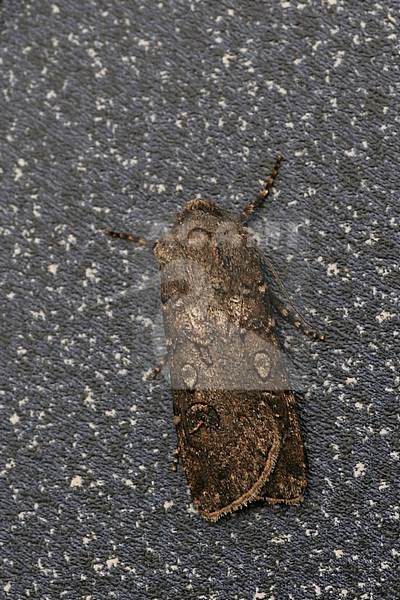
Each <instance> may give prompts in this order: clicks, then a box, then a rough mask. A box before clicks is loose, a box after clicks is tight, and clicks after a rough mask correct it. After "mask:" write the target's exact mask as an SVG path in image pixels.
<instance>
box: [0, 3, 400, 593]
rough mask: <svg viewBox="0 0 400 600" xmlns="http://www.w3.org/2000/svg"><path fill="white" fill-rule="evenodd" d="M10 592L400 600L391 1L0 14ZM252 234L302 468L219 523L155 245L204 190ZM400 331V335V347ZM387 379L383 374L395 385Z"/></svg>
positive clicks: (50, 6) (4, 493) (32, 6)
mask: <svg viewBox="0 0 400 600" xmlns="http://www.w3.org/2000/svg"><path fill="white" fill-rule="evenodd" d="M0 11H1V30H2V32H1V78H2V85H1V87H2V104H1V110H0V120H1V125H2V129H3V132H4V133H3V135H2V148H3V153H2V163H1V169H2V184H1V232H2V243H1V254H0V268H1V284H2V287H1V294H2V298H1V306H2V312H3V319H2V322H1V361H2V368H1V397H0V408H1V435H0V444H1V465H0V473H1V502H2V509H1V520H0V543H1V550H0V555H1V558H0V562H1V568H2V571H3V572H2V577H1V588H0V597H1V598H10V599H13V600H14V599H16V600H19V599H21V598H35V599H36V598H38V599H39V598H40V599H43V600H47V599H58V598H66V599H67V600H70V599H71V600H73V599H82V600H102V599H108V598H118V599H135V600H136V599H139V600H140V599H142V598H143V599H145V598H146V599H147V598H149V599H151V600H161V599H162V600H164V599H176V598H179V599H190V600H200V599H213V600H242V599H243V600H256V599H257V600H259V599H266V600H272V599H274V600H281V599H286V598H291V599H296V600H297V599H299V598H300V599H302V598H307V599H308V598H335V599H336V598H344V599H347V600H349V599H354V598H357V599H368V600H369V599H374V600H375V599H385V600H386V599H395V598H399V597H400V584H399V578H398V560H399V552H400V548H399V545H398V539H399V494H398V481H399V469H398V466H399V440H398V422H399V420H398V400H397V399H396V395H395V393H396V384H398V365H397V363H396V350H397V354H398V346H397V349H396V347H395V342H396V339H397V338H396V327H398V322H396V318H397V316H398V287H397V288H396V279H395V276H396V274H398V273H397V272H396V271H397V270H398V252H399V245H398V229H397V227H398V216H399V204H398V200H399V198H398V189H399V183H398V172H399V160H398V157H399V153H400V147H399V116H398V115H399V97H398V83H399V80H400V73H399V71H400V69H399V40H400V34H399V31H400V29H399V27H400V24H399V13H398V3H397V2H396V1H395V0H391V1H389V2H381V3H379V2H377V1H376V0H366V1H363V2H361V1H358V0H356V1H354V2H347V1H345V0H326V1H317V0H304V1H303V2H301V3H292V2H286V1H276V2H275V1H273V2H266V1H253V0H249V1H246V2H244V1H243V2H240V1H239V0H237V1H234V0H232V1H231V2H225V1H222V2H211V1H208V0H206V1H204V0H203V1H200V0H199V1H194V0H193V1H186V2H185V1H183V0H161V1H160V2H152V1H146V0H131V1H128V0H109V1H107V2H106V1H105V0H88V1H86V2H78V0H71V1H68V2H61V1H58V2H52V1H49V0H47V1H46V0H37V1H29V0H28V1H18V0H3V2H2V4H1V7H0ZM278 153H282V154H283V155H284V157H285V162H284V164H283V166H282V170H281V175H280V177H279V180H278V182H277V186H276V191H275V193H274V195H273V197H272V198H271V199H270V201H269V202H268V205H267V206H265V207H264V208H263V209H262V211H260V214H259V215H258V216H257V217H254V218H253V219H252V221H251V223H249V225H250V226H252V227H253V230H254V231H255V234H256V236H257V239H258V240H259V242H260V245H261V246H262V247H263V249H264V250H265V251H266V252H268V254H269V256H270V257H271V258H272V260H273V261H274V263H275V265H276V267H277V269H278V271H279V272H280V273H281V274H282V278H283V280H284V283H285V286H286V288H287V289H288V293H289V294H290V296H291V297H292V299H293V301H294V302H295V303H296V305H297V306H299V307H300V309H301V310H302V311H303V312H304V313H305V315H306V316H307V317H308V318H309V319H310V320H311V321H312V322H313V323H316V324H317V325H319V326H320V327H321V328H322V329H323V330H324V331H325V332H326V333H327V341H326V342H325V343H318V342H312V341H309V340H308V339H307V338H305V337H304V336H302V335H301V334H300V333H299V332H297V331H295V330H294V329H293V328H291V327H290V326H289V325H287V324H285V323H282V324H280V328H279V331H280V338H281V341H282V344H283V345H284V348H285V353H286V356H287V359H288V361H289V363H290V364H291V368H292V371H293V373H294V377H295V379H296V388H297V389H298V393H297V398H298V405H299V414H300V420H301V424H302V430H303V436H304V439H305V443H306V449H307V457H308V483H309V485H308V488H307V492H306V495H305V498H304V501H303V503H302V504H301V505H300V506H299V507H272V506H269V505H262V504H259V505H252V506H249V507H248V508H246V509H245V510H242V511H238V512H236V513H235V514H233V515H232V516H229V517H226V518H223V519H221V520H220V521H219V522H217V523H216V524H210V523H208V522H206V521H204V520H203V519H201V518H200V517H199V516H198V514H197V513H196V511H195V509H194V507H193V506H192V505H191V502H190V496H189V494H188V489H187V485H186V480H185V477H184V475H183V473H182V470H181V469H179V471H178V473H177V474H175V473H172V472H171V471H170V470H169V467H170V465H171V461H172V457H173V452H174V447H175V432H174V427H173V422H172V406H171V396H170V391H169V386H168V382H167V380H166V378H165V377H160V378H159V379H158V380H156V381H154V382H151V383H149V382H146V381H143V376H144V374H145V373H146V372H147V371H148V370H149V369H151V368H152V367H154V366H155V364H157V362H158V360H159V357H160V355H162V352H163V350H162V342H161V330H162V325H161V317H160V300H159V296H158V275H157V266H156V261H155V258H154V256H153V255H152V253H151V251H150V250H148V249H146V248H143V247H135V246H134V245H133V244H126V243H125V244H124V243H123V242H121V241H120V240H111V239H109V238H107V237H106V236H105V235H104V233H103V231H104V229H105V228H106V227H112V228H113V229H116V230H122V231H128V232H132V233H140V234H143V235H147V236H148V237H152V238H156V237H157V236H158V235H160V234H161V233H163V232H164V231H166V230H167V228H168V226H169V225H170V224H171V222H172V220H173V211H176V210H178V208H179V207H180V206H181V205H182V203H183V202H184V201H185V200H188V199H190V198H193V197H195V196H197V195H201V196H202V197H204V198H208V199H214V200H216V201H218V202H219V203H220V205H221V206H223V207H224V208H227V209H228V210H231V211H232V212H235V211H236V212H237V211H238V210H239V208H240V207H243V206H244V205H245V203H246V202H247V201H248V200H251V199H253V198H254V197H255V195H256V194H257V192H258V189H259V188H260V185H261V181H262V180H263V179H265V178H266V177H267V176H268V174H269V171H270V169H271V167H272V165H273V162H274V159H275V156H276V154H278ZM397 331H398V330H397ZM396 378H397V381H396Z"/></svg>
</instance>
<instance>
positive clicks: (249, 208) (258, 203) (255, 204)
mask: <svg viewBox="0 0 400 600" xmlns="http://www.w3.org/2000/svg"><path fill="white" fill-rule="evenodd" d="M282 160H283V157H282V156H280V155H278V156H277V157H276V160H275V166H274V168H273V170H272V173H271V175H270V176H269V177H268V179H267V183H266V184H265V186H264V187H263V189H262V190H260V192H259V194H258V196H257V198H256V199H255V200H254V201H253V202H250V203H249V204H248V205H247V206H246V208H244V209H243V210H242V212H241V213H240V215H239V217H238V221H240V222H243V221H245V220H246V219H247V218H248V217H249V216H250V215H251V213H252V212H254V211H255V210H256V208H259V207H260V206H261V205H262V203H263V202H265V200H266V198H267V197H268V196H269V193H270V191H271V189H272V187H273V185H274V181H275V179H276V178H277V176H278V173H279V168H280V166H281V162H282Z"/></svg>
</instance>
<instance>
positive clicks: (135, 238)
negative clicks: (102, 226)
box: [105, 229, 157, 247]
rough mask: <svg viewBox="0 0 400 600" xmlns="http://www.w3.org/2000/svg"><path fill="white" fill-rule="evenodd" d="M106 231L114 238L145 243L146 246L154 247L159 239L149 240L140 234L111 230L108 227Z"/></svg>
mask: <svg viewBox="0 0 400 600" xmlns="http://www.w3.org/2000/svg"><path fill="white" fill-rule="evenodd" d="M105 233H106V234H107V235H109V236H110V237H112V238H119V239H121V240H125V241H127V242H134V243H135V244H143V245H145V246H152V247H154V246H155V244H156V243H157V240H149V239H147V238H144V237H142V236H140V235H134V234H130V233H123V232H119V231H111V229H106V230H105Z"/></svg>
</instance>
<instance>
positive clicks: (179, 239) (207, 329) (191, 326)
mask: <svg viewBox="0 0 400 600" xmlns="http://www.w3.org/2000/svg"><path fill="white" fill-rule="evenodd" d="M281 161H282V157H280V156H278V157H277V159H276V163H275V167H274V169H273V171H272V173H271V175H270V177H269V178H268V180H267V183H266V185H265V186H264V187H263V189H262V190H261V191H260V193H259V194H258V196H257V198H256V199H255V201H254V202H250V204H248V205H247V206H246V207H245V208H244V210H243V211H242V212H241V213H240V215H239V216H238V217H233V216H231V215H230V214H229V213H228V212H226V211H225V210H222V209H221V208H219V207H218V206H217V205H216V204H215V203H214V202H209V201H207V200H203V199H202V198H195V199H194V200H190V201H188V202H186V203H185V204H184V206H183V207H182V209H181V210H180V211H179V212H178V213H177V215H176V220H175V223H174V225H173V227H172V231H171V232H170V233H169V234H168V235H166V236H165V237H164V238H162V239H160V240H158V241H156V242H151V241H149V240H146V239H144V238H141V237H139V236H136V235H128V234H125V233H116V232H114V231H107V233H108V234H109V235H111V236H112V237H119V238H122V239H126V240H128V241H132V242H137V243H141V244H152V245H153V247H154V253H155V255H156V258H157V260H158V264H159V271H160V276H161V301H162V308H163V318H164V329H165V339H166V345H167V356H168V363H169V370H170V375H171V384H172V396H173V410H174V423H175V426H176V433H177V450H176V455H175V459H174V465H173V468H174V470H175V469H176V466H177V463H178V459H179V457H180V458H181V461H182V465H183V469H184V471H185V474H186V477H187V480H188V484H189V487H190V491H191V496H192V499H193V501H194V503H195V504H196V506H197V508H198V510H199V512H200V514H201V515H202V516H203V517H205V518H206V519H209V520H211V521H216V520H217V519H219V518H220V517H221V516H223V515H225V514H227V513H229V512H231V511H233V510H235V509H238V508H240V507H243V506H244V505H246V504H248V503H249V502H252V501H254V500H263V501H265V502H269V503H279V502H281V503H286V504H298V503H299V502H300V501H301V499H302V497H303V493H304V489H305V486H306V468H305V456H304V447H303V442H302V438H301V434H300V427H299V421H298V417H297V413H296V407H295V399H294V395H293V393H292V391H291V390H290V385H289V381H288V376H287V373H286V370H285V365H284V360H283V353H282V350H281V347H280V344H279V341H278V337H277V334H276V323H275V316H276V315H281V316H282V317H284V318H285V319H288V320H289V321H290V322H291V323H292V324H293V325H294V326H296V327H298V328H299V329H302V330H303V332H304V333H306V334H308V335H310V336H311V337H313V338H319V339H322V338H323V335H322V334H320V333H318V332H315V331H311V330H310V329H308V328H307V327H306V326H305V324H304V323H306V322H305V320H304V323H302V322H301V321H300V320H299V319H298V318H296V316H295V315H296V312H293V311H290V310H289V309H287V308H286V306H285V305H284V303H283V302H282V301H281V300H280V299H279V298H278V297H277V296H276V295H275V294H274V293H273V291H272V289H271V286H270V284H269V278H270V277H269V275H271V271H272V276H273V277H275V278H276V272H275V270H274V269H273V267H272V266H271V263H270V261H269V259H268V258H267V257H266V256H264V254H263V253H262V252H261V251H260V249H259V248H258V246H257V245H256V243H255V242H254V241H253V240H252V238H251V236H250V235H249V233H248V231H247V230H246V228H245V227H244V223H245V221H246V220H247V219H248V218H249V216H250V215H251V214H252V213H253V212H254V211H255V210H256V209H257V208H260V207H261V205H262V204H263V203H264V202H265V200H266V198H267V197H268V195H269V194H270V191H271V189H272V186H273V183H274V180H275V178H276V176H277V174H278V171H279V167H280V164H281ZM278 283H279V280H278ZM297 314H298V313H297ZM160 368H161V367H160V366H159V367H157V368H156V369H155V370H154V372H153V375H155V374H156V373H157V372H158V371H159V370H160Z"/></svg>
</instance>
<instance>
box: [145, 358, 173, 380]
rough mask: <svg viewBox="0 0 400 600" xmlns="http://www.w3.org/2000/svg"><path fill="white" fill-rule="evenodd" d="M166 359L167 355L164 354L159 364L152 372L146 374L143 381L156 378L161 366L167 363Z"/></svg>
mask: <svg viewBox="0 0 400 600" xmlns="http://www.w3.org/2000/svg"><path fill="white" fill-rule="evenodd" d="M167 358H168V355H167V354H166V355H165V356H164V358H162V359H161V360H160V362H159V364H158V365H157V366H156V367H154V369H152V371H150V373H148V374H147V375H146V377H145V379H146V380H147V379H155V378H156V377H157V375H158V374H159V373H160V371H161V369H162V368H163V366H164V365H165V363H166V362H167Z"/></svg>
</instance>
